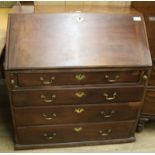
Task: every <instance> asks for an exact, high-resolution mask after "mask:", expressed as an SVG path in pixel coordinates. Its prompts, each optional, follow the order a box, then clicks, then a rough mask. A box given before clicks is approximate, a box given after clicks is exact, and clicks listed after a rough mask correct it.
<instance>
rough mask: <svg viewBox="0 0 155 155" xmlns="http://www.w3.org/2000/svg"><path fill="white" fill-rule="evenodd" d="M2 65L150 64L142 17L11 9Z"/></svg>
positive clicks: (56, 66) (48, 66)
mask: <svg viewBox="0 0 155 155" xmlns="http://www.w3.org/2000/svg"><path fill="white" fill-rule="evenodd" d="M8 27H9V29H8V32H9V33H8V39H7V51H6V52H7V54H6V69H10V70H11V69H33V68H36V69H38V68H39V69H40V68H78V67H133V66H134V67H141V66H144V67H145V66H151V57H150V52H149V47H148V44H147V38H146V33H145V26H144V21H143V17H141V16H140V15H138V17H137V15H133V14H132V15H131V14H102V13H79V12H77V13H53V14H45V13H44V14H39V13H38V14H10V16H9V26H8Z"/></svg>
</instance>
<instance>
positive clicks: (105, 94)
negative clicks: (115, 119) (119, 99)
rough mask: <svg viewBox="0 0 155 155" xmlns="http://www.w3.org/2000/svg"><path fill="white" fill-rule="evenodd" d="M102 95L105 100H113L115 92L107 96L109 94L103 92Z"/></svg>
mask: <svg viewBox="0 0 155 155" xmlns="http://www.w3.org/2000/svg"><path fill="white" fill-rule="evenodd" d="M103 95H104V96H105V98H106V100H107V101H111V100H114V99H115V98H116V95H117V93H116V92H114V93H113V95H112V97H109V95H108V94H107V93H104V94H103Z"/></svg>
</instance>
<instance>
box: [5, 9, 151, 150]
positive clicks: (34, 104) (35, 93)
mask: <svg viewBox="0 0 155 155" xmlns="http://www.w3.org/2000/svg"><path fill="white" fill-rule="evenodd" d="M100 10H101V9H100ZM135 16H136V17H138V20H139V21H135V18H134V17H135ZM83 18H84V19H83ZM136 19H137V18H136ZM9 21H10V24H9V27H10V29H8V34H9V35H8V37H7V38H8V39H7V49H6V65H5V69H6V81H7V85H8V90H9V94H10V102H11V110H12V118H13V124H14V133H15V143H16V144H15V147H16V148H18V149H22V148H36V147H47V146H53V147H54V146H66V145H67V146H71V145H74V146H75V145H87V144H104V143H116V142H117V143H118V142H119V143H121V142H131V141H134V140H135V138H134V133H135V129H136V125H137V121H138V116H139V113H140V110H141V107H142V105H143V97H144V92H145V86H146V84H147V82H148V80H147V78H148V76H149V72H150V67H151V65H152V62H151V57H150V52H149V47H148V43H147V37H146V34H145V26H144V20H143V17H142V16H141V15H140V14H139V13H133V14H130V13H126V14H121V13H118V14H115V13H113V14H103V13H94V12H93V13H92V12H89V11H88V10H87V11H86V12H83V13H73V12H72V13H71V12H69V11H68V12H66V13H55V14H18V13H16V14H12V15H10V16H9ZM66 36H67V37H66ZM117 74H119V75H118V76H119V77H117ZM76 75H78V78H75V77H76ZM53 77H54V78H53ZM51 93H52V94H51ZM135 101H136V102H135ZM75 109H76V110H75ZM103 109H104V111H101V110H103ZM113 109H114V111H115V112H116V113H115V112H113ZM53 110H54V112H53ZM51 111H52V114H51ZM75 111H76V112H75ZM100 113H102V114H101V115H103V117H104V118H100V117H99V116H98V115H100ZM75 114H76V116H75ZM77 115H78V116H77ZM52 117H54V119H52ZM45 119H46V120H45ZM52 121H53V123H52ZM100 130H101V131H100ZM53 136H54V137H53ZM47 139H48V140H47Z"/></svg>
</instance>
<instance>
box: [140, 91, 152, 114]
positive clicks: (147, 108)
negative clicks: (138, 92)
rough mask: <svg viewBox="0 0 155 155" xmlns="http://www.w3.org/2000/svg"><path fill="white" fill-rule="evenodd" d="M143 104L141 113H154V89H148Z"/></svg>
mask: <svg viewBox="0 0 155 155" xmlns="http://www.w3.org/2000/svg"><path fill="white" fill-rule="evenodd" d="M144 101H145V104H144V107H143V111H142V113H143V114H144V115H154V114H155V89H148V90H147V92H146V96H145V100H144Z"/></svg>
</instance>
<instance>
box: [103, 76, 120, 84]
mask: <svg viewBox="0 0 155 155" xmlns="http://www.w3.org/2000/svg"><path fill="white" fill-rule="evenodd" d="M105 79H107V81H108V82H110V83H114V82H116V81H117V80H118V79H119V75H116V76H115V78H114V79H110V77H109V75H105Z"/></svg>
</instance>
